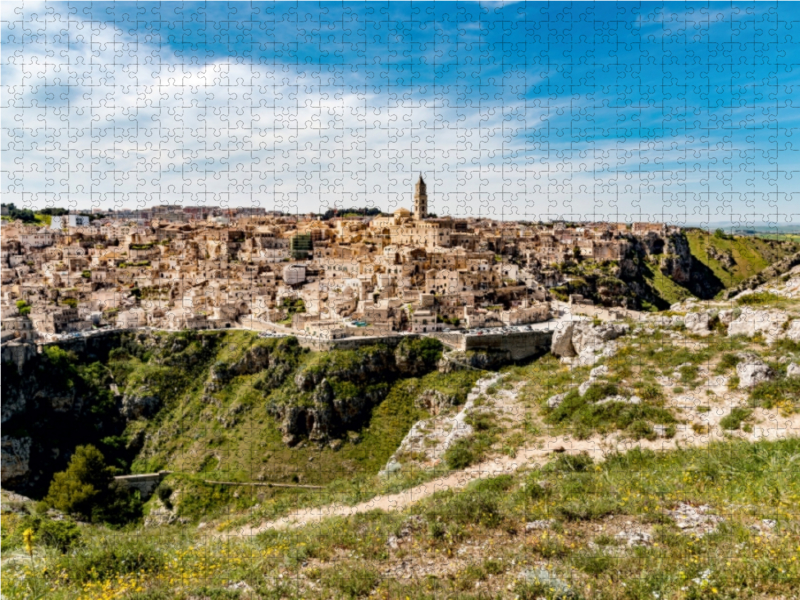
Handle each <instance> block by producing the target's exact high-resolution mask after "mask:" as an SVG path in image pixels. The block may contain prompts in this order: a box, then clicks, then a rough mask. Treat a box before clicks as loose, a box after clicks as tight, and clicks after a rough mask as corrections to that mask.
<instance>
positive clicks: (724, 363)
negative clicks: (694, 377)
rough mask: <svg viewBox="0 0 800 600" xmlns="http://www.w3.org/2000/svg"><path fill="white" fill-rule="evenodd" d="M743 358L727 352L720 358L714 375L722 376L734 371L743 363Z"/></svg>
mask: <svg viewBox="0 0 800 600" xmlns="http://www.w3.org/2000/svg"><path fill="white" fill-rule="evenodd" d="M741 360H742V359H741V357H740V356H738V355H736V354H733V353H731V352H725V353H724V354H723V355H722V356H720V357H719V363H718V364H717V366H716V367H715V368H714V373H716V374H717V375H722V374H724V373H726V372H727V371H729V370H730V369H733V368H734V367H735V366H736V365H738V364H739V363H740V362H741Z"/></svg>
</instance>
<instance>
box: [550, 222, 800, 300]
mask: <svg viewBox="0 0 800 600" xmlns="http://www.w3.org/2000/svg"><path fill="white" fill-rule="evenodd" d="M629 241H630V242H631V244H632V247H631V251H630V252H629V253H628V255H627V256H626V257H625V258H624V259H623V260H620V261H611V262H606V263H596V262H593V261H582V262H579V263H577V264H573V265H567V266H564V267H563V268H562V271H563V272H564V274H565V275H566V276H567V278H568V282H567V283H566V284H565V285H563V286H559V287H557V288H555V289H554V290H553V295H554V296H556V297H557V298H559V299H563V300H565V299H566V297H567V296H568V295H569V294H581V295H583V296H584V297H586V298H589V299H591V300H593V301H594V302H595V303H596V304H600V305H604V306H624V307H627V308H633V309H638V310H665V309H667V308H669V306H670V305H672V304H675V303H676V302H680V301H682V300H684V299H686V298H690V297H694V298H698V299H704V300H710V299H713V298H715V297H719V296H721V295H722V294H723V293H725V291H726V290H727V289H728V288H732V287H735V286H738V285H740V284H743V282H744V281H745V280H748V281H750V282H751V286H752V285H757V284H758V283H763V282H764V281H766V280H768V279H770V278H771V277H773V276H774V275H775V274H776V273H777V271H781V269H782V271H781V272H783V271H785V270H786V269H787V268H789V267H791V266H793V265H792V264H791V261H792V260H793V259H792V258H791V257H792V256H793V255H795V254H796V253H797V252H798V251H799V250H800V244H797V243H795V242H792V241H775V240H766V239H762V238H758V237H753V236H728V235H725V234H719V233H718V234H713V233H712V234H709V233H708V232H705V231H702V230H699V229H689V230H685V231H681V232H677V233H672V234H670V235H667V236H662V235H658V234H655V233H650V234H647V235H645V236H643V237H634V236H630V238H629ZM773 265H774V266H773ZM782 265H783V267H782ZM763 270H766V271H765V273H764V275H762V276H761V277H760V279H759V278H758V274H759V273H760V272H761V271H763Z"/></svg>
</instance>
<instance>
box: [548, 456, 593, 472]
mask: <svg viewBox="0 0 800 600" xmlns="http://www.w3.org/2000/svg"><path fill="white" fill-rule="evenodd" d="M551 465H552V466H551V469H552V470H553V471H556V472H560V473H584V472H586V471H588V470H589V469H591V467H593V466H594V460H593V459H592V457H591V456H589V453H588V452H581V453H579V454H562V455H561V456H559V457H558V458H557V459H556V460H555V461H553V462H552V463H551Z"/></svg>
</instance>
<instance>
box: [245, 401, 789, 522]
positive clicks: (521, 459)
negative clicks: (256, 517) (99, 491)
mask: <svg viewBox="0 0 800 600" xmlns="http://www.w3.org/2000/svg"><path fill="white" fill-rule="evenodd" d="M759 412H761V413H762V414H760V415H759V416H760V417H761V419H759V420H760V421H761V423H759V424H758V425H756V426H755V427H754V428H753V432H752V433H751V434H744V433H743V432H739V433H738V435H736V436H735V437H739V438H742V439H747V440H750V441H755V440H778V439H783V438H786V437H790V436H793V435H797V433H798V432H800V415H798V414H794V415H791V416H789V417H776V415H775V413H773V412H771V411H770V414H764V413H765V412H766V411H761V410H760V411H759ZM726 437H727V436H726V435H724V434H723V433H722V432H721V431H720V430H719V429H718V428H715V430H712V432H711V433H709V434H707V435H697V434H696V433H694V432H692V431H691V429H689V428H688V427H687V428H685V429H683V430H679V432H678V435H676V436H675V437H674V438H672V439H659V440H655V441H652V442H651V441H647V440H640V441H638V442H635V441H632V440H624V439H620V438H618V437H617V436H610V437H608V438H605V439H604V438H601V437H600V436H593V437H591V438H589V439H586V440H576V439H574V438H567V437H564V436H554V437H548V438H545V439H544V440H542V444H541V446H539V447H526V448H522V449H520V450H518V451H517V454H516V456H514V457H510V456H499V457H495V458H492V459H489V460H486V461H484V462H482V463H479V464H477V465H473V466H471V467H468V468H466V469H464V470H462V471H455V472H452V473H450V474H448V475H445V476H443V477H440V478H438V479H435V480H433V481H429V482H427V483H423V484H420V485H418V486H415V487H412V488H409V489H407V490H403V491H402V492H398V493H396V494H384V495H381V496H376V497H375V498H372V499H371V500H368V501H366V502H361V503H360V504H355V505H352V506H347V505H344V504H340V503H336V504H329V505H327V506H322V507H316V508H304V509H301V510H297V511H295V512H293V513H290V514H288V515H286V516H284V517H280V518H278V519H275V520H273V521H267V522H264V523H261V524H260V525H256V526H247V527H243V528H241V529H239V530H237V531H235V532H231V534H229V535H234V536H252V535H257V534H259V533H262V532H264V531H267V530H268V529H290V528H294V527H302V526H304V525H309V524H311V523H318V522H320V521H322V520H324V519H327V518H328V517H334V516H340V517H347V516H350V515H356V514H360V513H365V512H368V511H370V510H375V509H380V510H385V511H392V510H403V509H405V508H408V507H409V506H411V505H413V504H415V503H417V502H419V501H420V500H422V499H424V498H427V497H429V496H431V495H432V494H434V493H435V492H441V491H444V490H451V489H460V488H463V487H465V486H466V485H467V484H468V483H470V482H471V481H475V480H477V479H484V478H487V477H497V476H498V475H506V474H512V473H514V472H515V471H517V470H519V469H521V468H524V467H531V466H534V465H541V464H543V463H545V462H547V461H548V460H550V459H551V458H552V456H553V453H554V451H559V452H561V451H563V452H566V453H570V454H577V453H579V452H587V453H588V454H589V455H590V456H592V458H594V459H595V460H603V459H604V458H605V457H606V456H607V455H608V454H609V453H610V452H613V451H615V450H616V451H620V452H624V451H627V450H630V449H632V448H635V447H639V448H643V449H650V450H655V451H665V450H674V449H676V448H677V447H682V448H686V447H690V446H705V445H707V444H708V443H710V442H712V441H721V440H723V439H726Z"/></svg>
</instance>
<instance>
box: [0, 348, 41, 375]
mask: <svg viewBox="0 0 800 600" xmlns="http://www.w3.org/2000/svg"><path fill="white" fill-rule="evenodd" d="M34 356H36V345H35V344H27V343H20V342H13V341H12V342H6V343H4V344H3V345H2V360H3V363H12V364H14V365H16V366H17V370H18V371H19V372H20V373H21V372H22V369H23V367H24V366H25V363H26V362H28V361H29V360H30V359H31V358H33V357H34Z"/></svg>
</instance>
